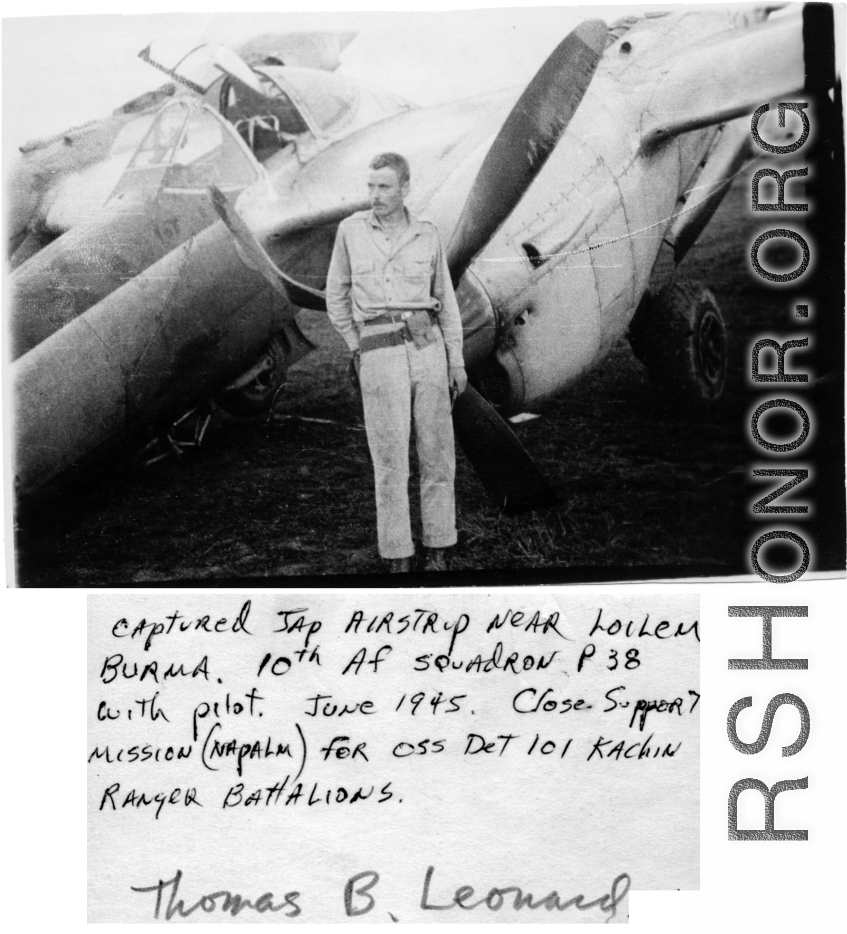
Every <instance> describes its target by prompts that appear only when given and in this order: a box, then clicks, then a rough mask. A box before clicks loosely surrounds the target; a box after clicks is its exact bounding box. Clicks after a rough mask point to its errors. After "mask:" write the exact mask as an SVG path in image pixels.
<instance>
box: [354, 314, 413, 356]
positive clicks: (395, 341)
mask: <svg viewBox="0 0 847 934" xmlns="http://www.w3.org/2000/svg"><path fill="white" fill-rule="evenodd" d="M371 321H373V318H371ZM411 339H412V336H411V335H410V334H409V331H408V329H407V328H398V329H397V330H396V331H386V332H385V333H384V334H364V335H363V336H362V338H361V339H360V340H359V351H360V352H361V353H367V352H368V351H369V350H379V349H380V348H381V347H396V346H398V345H399V344H404V343H406V342H407V341H410V340H411Z"/></svg>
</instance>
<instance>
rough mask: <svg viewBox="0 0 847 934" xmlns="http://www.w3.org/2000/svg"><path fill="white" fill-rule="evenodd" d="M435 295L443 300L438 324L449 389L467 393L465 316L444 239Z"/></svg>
mask: <svg viewBox="0 0 847 934" xmlns="http://www.w3.org/2000/svg"><path fill="white" fill-rule="evenodd" d="M432 295H433V298H436V299H438V301H439V302H440V303H441V310H440V311H439V312H438V324H439V325H440V327H441V333H442V334H443V335H444V345H445V347H446V349H447V368H448V379H449V383H450V388H451V390H452V389H455V391H456V394H457V395H461V393H463V392H464V390H465V386H466V385H467V382H468V379H467V376H466V375H465V358H464V356H463V355H462V315H461V313H460V311H459V303H458V302H457V301H456V293H455V292H454V291H453V282H452V280H451V279H450V270H449V269H448V268H447V257H446V256H445V253H444V247H443V246H442V245H441V241H440V239H439V241H438V256H437V257H436V260H435V274H434V276H433V283H432Z"/></svg>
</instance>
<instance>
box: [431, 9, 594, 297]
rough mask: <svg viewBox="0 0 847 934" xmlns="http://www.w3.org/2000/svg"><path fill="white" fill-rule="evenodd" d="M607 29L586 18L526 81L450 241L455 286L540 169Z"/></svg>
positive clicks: (581, 92) (590, 72) (583, 86)
mask: <svg viewBox="0 0 847 934" xmlns="http://www.w3.org/2000/svg"><path fill="white" fill-rule="evenodd" d="M607 33H608V29H607V27H606V24H605V23H604V22H603V21H602V20H599V19H592V20H586V21H585V22H584V23H581V24H580V25H579V26H577V28H576V29H574V30H573V32H571V33H569V34H568V35H567V36H566V37H565V38H564V39H563V40H562V41H561V42H560V43H559V45H558V46H557V47H556V49H555V50H554V51H553V53H552V54H551V55H550V57H549V58H548V59H547V61H546V62H545V63H544V64H543V65H542V66H541V68H540V70H539V71H538V73H537V74H536V75H535V77H534V78H533V79H532V81H530V83H529V84H528V85H527V87H526V90H525V91H524V92H523V94H521V96H520V98H519V100H518V102H517V103H516V104H515V106H514V107H513V108H512V112H511V113H510V114H509V116H508V117H507V118H506V122H505V123H504V124H503V127H502V128H501V130H500V132H499V133H498V134H497V137H496V139H495V140H494V142H493V144H492V146H491V148H490V149H489V150H488V153H487V155H486V156H485V159H484V160H483V162H482V165H481V166H480V169H479V172H478V173H477V176H476V179H475V180H474V183H473V185H472V187H471V190H470V193H469V194H468V197H467V200H466V201H465V206H464V208H463V209H462V214H461V216H460V218H459V223H458V224H457V225H456V229H455V230H454V231H453V236H452V237H451V238H450V243H449V244H448V246H447V263H448V265H449V266H450V274H451V276H452V277H453V283H454V285H455V284H457V283H458V281H459V279H461V278H462V274H463V273H464V272H465V270H466V269H467V268H468V266H469V265H470V263H471V260H472V259H473V258H474V256H476V254H477V253H479V251H480V250H481V249H482V248H483V247H484V246H485V245H486V244H487V243H488V241H489V240H490V239H491V238H492V236H494V234H495V232H496V231H497V229H498V228H499V227H500V225H501V224H502V223H503V221H505V220H506V218H507V217H508V216H509V215H510V214H511V213H512V211H513V210H514V209H515V207H516V205H517V203H518V202H519V201H520V200H521V198H522V197H523V195H524V193H525V192H526V190H527V188H529V186H530V185H531V184H532V182H533V180H534V179H535V177H536V176H537V175H538V173H539V172H540V171H541V168H542V167H543V165H544V163H545V162H546V161H547V157H548V156H549V155H550V153H551V152H552V151H553V150H554V149H555V148H556V144H557V143H558V142H559V140H560V139H561V138H562V134H563V133H564V132H565V130H566V129H567V126H568V124H569V123H570V121H571V118H572V117H573V115H574V113H575V112H576V109H577V107H578V106H579V103H580V101H581V100H582V98H583V96H584V95H585V92H586V90H588V85H589V84H590V83H591V78H592V77H593V75H594V71H595V69H596V68H597V64H598V62H599V61H600V58H601V57H602V55H603V51H604V49H605V44H606V35H607Z"/></svg>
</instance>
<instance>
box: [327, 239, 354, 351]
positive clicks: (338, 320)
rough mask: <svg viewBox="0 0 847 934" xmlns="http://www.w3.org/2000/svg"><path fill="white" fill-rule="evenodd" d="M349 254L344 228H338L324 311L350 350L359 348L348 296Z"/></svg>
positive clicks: (349, 277)
mask: <svg viewBox="0 0 847 934" xmlns="http://www.w3.org/2000/svg"><path fill="white" fill-rule="evenodd" d="M351 282H352V277H351V274H350V256H349V255H348V253H347V243H346V241H345V239H344V228H343V227H339V228H338V234H337V235H336V237H335V247H334V248H333V251H332V259H331V260H330V261H329V272H328V273H327V277H326V312H327V317H328V318H329V320H330V322H331V323H332V325H333V327H334V328H335V330H336V331H338V333H339V334H340V335H341V336H342V337H343V338H344V343H345V344H347V346H348V347H349V348H350V350H351V352H353V353H356V352H357V351H358V349H359V332H358V330H357V328H356V324H355V322H354V321H353V302H352V300H351V298H350V286H351Z"/></svg>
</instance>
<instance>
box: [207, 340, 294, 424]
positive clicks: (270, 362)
mask: <svg viewBox="0 0 847 934" xmlns="http://www.w3.org/2000/svg"><path fill="white" fill-rule="evenodd" d="M287 370H288V367H287V356H286V354H285V350H284V348H282V347H281V346H280V345H279V342H278V341H277V340H275V339H272V340H271V342H270V343H269V344H268V346H267V348H266V349H265V352H264V353H263V354H262V356H261V357H260V358H259V360H258V361H257V362H256V364H255V365H254V366H252V367H251V368H250V369H249V370H248V371H247V373H245V374H244V375H243V376H241V377H240V378H239V379H237V380H236V381H235V382H234V383H232V384H230V386H228V387H227V388H226V389H225V390H224V391H223V392H222V393H220V394H219V395H218V396H217V397H216V398H215V402H216V403H217V404H218V405H219V406H220V407H221V408H222V409H223V410H224V411H225V412H228V413H229V414H230V415H235V416H237V417H239V418H254V417H256V416H260V415H267V414H268V412H270V410H271V409H272V408H273V404H274V402H275V401H276V399H277V396H278V395H279V394H280V392H281V391H282V389H283V387H284V386H285V380H286V375H287Z"/></svg>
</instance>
